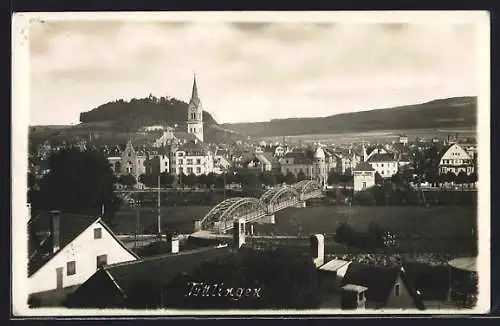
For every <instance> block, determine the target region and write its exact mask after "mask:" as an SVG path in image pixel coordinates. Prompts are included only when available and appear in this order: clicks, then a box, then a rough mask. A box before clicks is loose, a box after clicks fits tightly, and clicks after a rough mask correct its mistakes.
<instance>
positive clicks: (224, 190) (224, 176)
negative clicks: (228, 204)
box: [222, 170, 227, 200]
mask: <svg viewBox="0 0 500 326" xmlns="http://www.w3.org/2000/svg"><path fill="white" fill-rule="evenodd" d="M226 174H227V170H224V173H223V174H222V175H223V178H224V186H223V187H224V189H222V191H223V193H224V197H223V200H226Z"/></svg>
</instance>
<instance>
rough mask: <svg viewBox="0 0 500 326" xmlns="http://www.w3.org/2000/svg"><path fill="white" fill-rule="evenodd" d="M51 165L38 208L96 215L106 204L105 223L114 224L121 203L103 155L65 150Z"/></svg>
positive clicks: (36, 206)
mask: <svg viewBox="0 0 500 326" xmlns="http://www.w3.org/2000/svg"><path fill="white" fill-rule="evenodd" d="M48 165H49V169H50V172H49V173H48V174H47V175H45V176H44V177H43V179H42V180H41V183H40V192H39V195H40V196H39V199H40V200H39V201H37V202H35V203H32V204H33V208H34V209H46V210H52V209H57V210H61V211H62V212H67V213H82V214H92V215H95V214H100V212H101V209H102V205H104V212H105V215H104V220H105V221H106V222H108V223H109V222H111V220H112V218H113V217H114V213H115V212H116V210H117V209H118V208H119V206H120V200H119V199H118V198H117V197H116V195H115V193H114V191H113V184H114V182H115V177H114V175H113V171H112V170H111V167H110V165H109V163H108V161H107V159H106V158H105V157H104V156H103V155H102V154H101V153H99V152H97V151H86V152H81V151H80V150H77V149H65V150H61V151H59V152H57V153H53V154H52V155H51V156H50V157H49V160H48Z"/></svg>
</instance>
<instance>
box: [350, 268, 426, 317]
mask: <svg viewBox="0 0 500 326" xmlns="http://www.w3.org/2000/svg"><path fill="white" fill-rule="evenodd" d="M341 285H342V287H343V290H342V294H341V296H348V293H349V292H353V291H357V292H358V294H359V295H360V297H362V298H365V300H364V302H362V303H363V304H364V305H365V307H366V308H372V309H419V310H423V309H425V307H424V304H423V302H422V299H421V297H420V295H419V294H418V293H417V291H416V290H415V289H414V288H413V286H412V285H411V284H410V281H409V279H408V277H407V275H406V272H405V270H404V268H402V267H383V266H378V265H371V264H360V263H355V262H353V263H351V264H349V267H348V268H347V271H346V272H345V276H344V277H343V279H342V282H341ZM346 308H347V307H346Z"/></svg>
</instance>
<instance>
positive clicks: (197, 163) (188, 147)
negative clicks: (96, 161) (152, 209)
mask: <svg viewBox="0 0 500 326" xmlns="http://www.w3.org/2000/svg"><path fill="white" fill-rule="evenodd" d="M108 159H110V158H108ZM214 160H215V159H214V155H213V153H211V151H210V149H209V148H208V146H207V145H206V144H205V142H204V128H203V106H202V104H201V100H200V97H199V95H198V86H197V84H196V75H195V76H194V78H193V88H192V92H191V99H190V101H189V104H188V108H187V120H186V130H185V131H177V130H175V129H174V128H165V129H164V131H163V135H162V136H161V137H159V138H158V139H156V140H155V141H154V142H153V143H152V144H151V148H150V149H145V150H141V151H139V150H138V149H137V150H135V149H134V145H133V144H132V141H131V140H129V141H128V143H127V145H126V148H125V150H124V151H123V152H122V155H121V157H120V159H119V163H120V164H119V167H118V168H115V172H116V173H117V174H120V175H124V174H131V175H133V176H134V177H135V178H136V179H138V177H139V175H141V174H143V173H155V172H156V173H163V172H168V173H170V174H173V175H179V174H180V173H183V174H191V173H192V174H195V175H197V176H198V175H201V174H208V173H211V172H214V170H216V168H217V166H216V164H215V162H214ZM110 163H112V162H111V160H110Z"/></svg>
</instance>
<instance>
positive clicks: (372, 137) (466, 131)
mask: <svg viewBox="0 0 500 326" xmlns="http://www.w3.org/2000/svg"><path fill="white" fill-rule="evenodd" d="M400 134H405V135H407V136H408V139H409V140H410V141H414V140H415V138H416V137H420V138H425V139H431V138H432V137H438V138H441V139H445V138H446V137H447V136H448V134H451V135H455V134H458V136H459V137H462V138H463V137H476V135H477V129H475V128H457V129H453V128H450V129H415V130H380V131H367V132H352V133H351V132H341V133H331V134H308V135H295V136H286V139H287V141H290V142H298V141H303V142H310V141H311V142H316V141H323V142H332V143H351V142H360V141H367V140H368V141H370V142H378V141H387V140H397V138H398V137H399V135H400ZM262 139H263V140H266V141H282V140H283V137H282V136H279V137H262Z"/></svg>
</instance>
